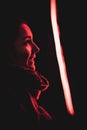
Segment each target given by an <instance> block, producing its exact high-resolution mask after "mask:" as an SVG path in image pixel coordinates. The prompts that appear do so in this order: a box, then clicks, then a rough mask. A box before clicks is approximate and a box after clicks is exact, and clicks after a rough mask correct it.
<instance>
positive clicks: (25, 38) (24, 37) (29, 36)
mask: <svg viewBox="0 0 87 130" xmlns="http://www.w3.org/2000/svg"><path fill="white" fill-rule="evenodd" d="M26 38H30V39H31V36H25V37H24V38H23V39H26Z"/></svg>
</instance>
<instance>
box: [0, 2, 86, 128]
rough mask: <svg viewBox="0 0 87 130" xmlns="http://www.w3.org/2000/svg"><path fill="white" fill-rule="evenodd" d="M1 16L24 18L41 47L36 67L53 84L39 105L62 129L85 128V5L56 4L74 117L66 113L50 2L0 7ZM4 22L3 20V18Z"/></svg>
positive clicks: (6, 3) (17, 3)
mask: <svg viewBox="0 0 87 130" xmlns="http://www.w3.org/2000/svg"><path fill="white" fill-rule="evenodd" d="M1 6H2V9H1V13H2V14H1V16H2V15H3V16H4V17H6V19H8V18H9V16H10V17H11V16H14V17H15V16H17V17H23V18H25V19H26V20H27V21H28V22H29V24H30V27H31V29H32V32H33V35H34V41H35V42H36V44H37V45H38V46H39V47H40V52H39V53H38V54H37V58H36V66H37V68H38V70H39V72H41V73H42V74H44V76H46V77H47V78H48V80H49V82H50V87H49V88H48V90H47V91H45V92H44V93H42V95H41V98H40V100H39V102H40V104H41V105H42V106H44V108H45V109H46V110H48V111H49V112H50V113H51V114H52V115H53V117H54V118H55V119H56V121H57V122H58V124H59V129H62V130H63V129H66V128H67V129H69V130H76V129H81V130H83V129H84V128H85V126H86V119H85V118H86V33H85V32H86V4H85V3H84V1H83V2H81V1H79V0H77V1H75V0H66V1H64V0H57V13H58V24H59V27H60V40H61V44H62V47H63V52H64V56H65V62H66V68H67V74H68V79H69V83H70V89H71V94H72V100H73V105H74V109H75V115H74V116H71V115H70V114H69V113H68V112H67V109H66V105H65V99H64V95H63V90H62V84H61V79H60V74H59V68H58V64H57V59H56V54H55V46H54V39H53V33H52V26H51V19H50V0H43V1H42V0H37V1H35V0H28V1H26V0H25V1H17V2H16V1H15V2H14V1H11V2H8V1H7V2H5V3H1ZM1 18H2V17H1Z"/></svg>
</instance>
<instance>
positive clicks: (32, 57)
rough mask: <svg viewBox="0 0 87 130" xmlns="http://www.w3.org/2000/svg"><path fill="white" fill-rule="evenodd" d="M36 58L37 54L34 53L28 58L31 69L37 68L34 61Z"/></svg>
mask: <svg viewBox="0 0 87 130" xmlns="http://www.w3.org/2000/svg"><path fill="white" fill-rule="evenodd" d="M35 58H36V56H35V55H33V56H31V57H30V58H29V60H28V66H29V68H30V69H33V70H35V61H34V59H35Z"/></svg>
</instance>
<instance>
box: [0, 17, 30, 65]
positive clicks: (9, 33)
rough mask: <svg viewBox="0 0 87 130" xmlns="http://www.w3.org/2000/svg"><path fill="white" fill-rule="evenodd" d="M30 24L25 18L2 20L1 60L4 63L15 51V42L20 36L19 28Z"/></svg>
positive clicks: (0, 24) (0, 38)
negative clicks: (24, 24) (21, 25)
mask: <svg viewBox="0 0 87 130" xmlns="http://www.w3.org/2000/svg"><path fill="white" fill-rule="evenodd" d="M22 23H26V24H27V25H28V22H27V21H26V20H25V19H23V18H17V17H10V18H7V19H5V18H2V19H1V21H0V32H1V33H0V60H1V63H3V62H4V61H5V60H6V58H8V56H9V54H11V53H12V52H13V51H14V46H13V44H14V42H15V40H16V39H17V37H18V36H19V26H20V24H22Z"/></svg>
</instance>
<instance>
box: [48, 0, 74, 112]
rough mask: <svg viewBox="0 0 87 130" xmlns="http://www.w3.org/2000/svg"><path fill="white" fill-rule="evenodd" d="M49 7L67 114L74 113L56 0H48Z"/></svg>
mask: <svg viewBox="0 0 87 130" xmlns="http://www.w3.org/2000/svg"><path fill="white" fill-rule="evenodd" d="M50 6H51V7H50V8H51V22H52V29H53V35H54V41H55V50H56V56H57V61H58V65H59V71H60V77H61V82H62V87H63V92H64V97H65V103H66V107H67V110H68V112H69V114H71V115H74V114H75V112H74V108H73V104H72V98H71V93H70V86H69V82H68V77H67V71H66V65H65V59H64V54H63V48H62V46H61V44H60V38H59V36H60V32H59V26H58V24H57V16H56V0H50Z"/></svg>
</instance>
